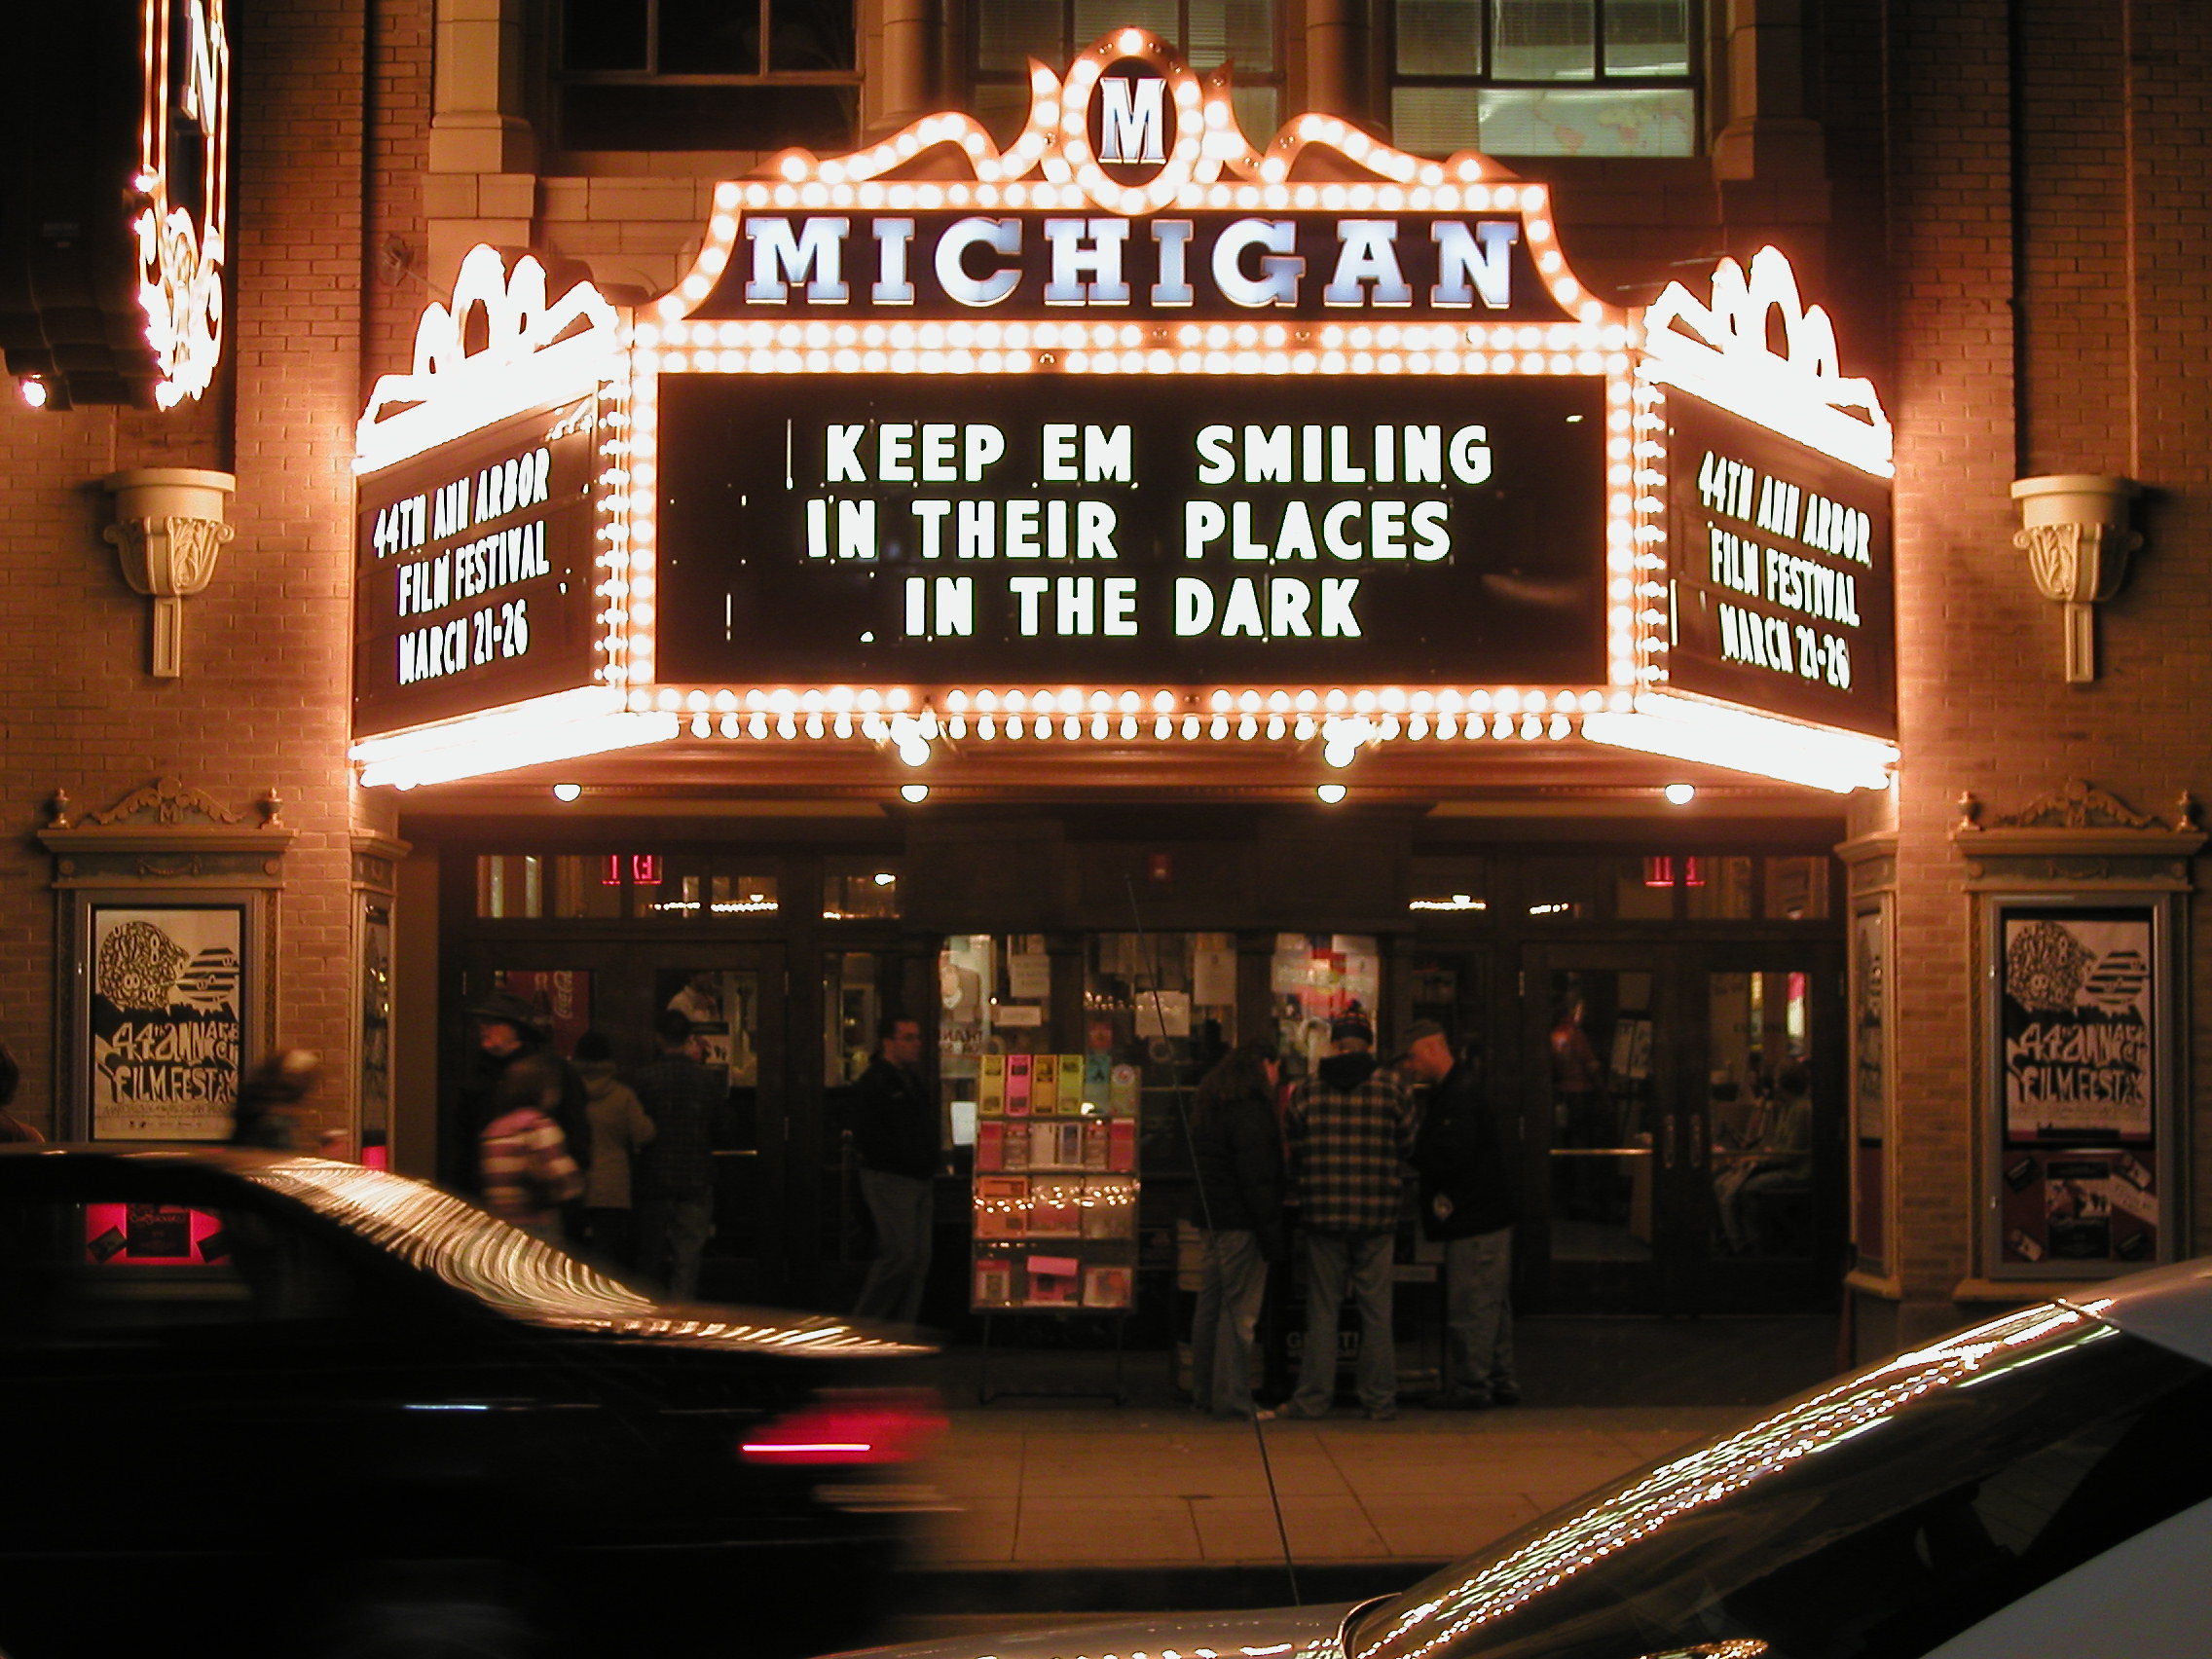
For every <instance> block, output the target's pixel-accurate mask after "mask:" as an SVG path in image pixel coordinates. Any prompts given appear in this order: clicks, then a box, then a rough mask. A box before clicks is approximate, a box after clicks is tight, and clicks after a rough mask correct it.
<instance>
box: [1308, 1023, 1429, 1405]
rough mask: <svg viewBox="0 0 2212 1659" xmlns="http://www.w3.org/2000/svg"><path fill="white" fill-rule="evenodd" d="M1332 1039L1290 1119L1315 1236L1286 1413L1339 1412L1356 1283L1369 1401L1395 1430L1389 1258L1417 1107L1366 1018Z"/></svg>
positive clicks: (1362, 1386) (1339, 1026) (1363, 1391)
mask: <svg viewBox="0 0 2212 1659" xmlns="http://www.w3.org/2000/svg"><path fill="white" fill-rule="evenodd" d="M1329 1039H1330V1046H1331V1050H1332V1051H1331V1053H1330V1054H1329V1056H1328V1058H1326V1059H1324V1060H1323V1061H1322V1062H1321V1063H1320V1064H1319V1065H1318V1066H1316V1067H1315V1068H1314V1071H1313V1075H1312V1076H1311V1077H1309V1078H1308V1079H1307V1080H1306V1081H1305V1082H1303V1083H1301V1084H1300V1085H1299V1086H1298V1087H1297V1088H1295V1089H1294V1090H1292V1092H1291V1096H1290V1106H1289V1109H1288V1111H1287V1112H1286V1113H1285V1115H1284V1120H1283V1127H1284V1130H1285V1133H1286V1135H1287V1138H1288V1141H1289V1147H1290V1160H1289V1164H1290V1180H1291V1187H1292V1191H1293V1192H1295V1193H1296V1194H1297V1195H1298V1203H1299V1219H1300V1222H1301V1224H1302V1225H1303V1226H1304V1228H1305V1231H1306V1351H1305V1354H1304V1355H1303V1357H1302V1358H1301V1359H1300V1361H1299V1366H1298V1388H1297V1391H1296V1392H1294V1393H1293V1394H1292V1395H1291V1397H1290V1403H1289V1404H1287V1405H1286V1406H1284V1407H1283V1408H1282V1411H1281V1412H1280V1413H1279V1414H1278V1415H1280V1416H1282V1417H1286V1418H1321V1417H1327V1416H1328V1415H1329V1406H1330V1403H1331V1402H1332V1401H1333V1400H1334V1399H1335V1398H1336V1392H1337V1309H1338V1308H1339V1307H1340V1306H1341V1305H1342V1304H1343V1302H1344V1299H1345V1292H1346V1288H1347V1286H1348V1288H1349V1289H1350V1292H1351V1294H1352V1296H1353V1297H1354V1298H1355V1299H1356V1300H1357V1302H1358V1304H1359V1322H1360V1331H1361V1337H1360V1344H1359V1403H1360V1404H1361V1405H1363V1406H1365V1407H1366V1408H1367V1415H1368V1418H1369V1419H1371V1420H1373V1421H1376V1422H1387V1421H1389V1420H1390V1419H1392V1418H1394V1417H1396V1416H1397V1415H1398V1356H1397V1349H1396V1346H1395V1345H1394V1344H1393V1342H1392V1341H1391V1336H1390V1254H1391V1246H1392V1244H1393V1243H1394V1242H1395V1241H1396V1238H1397V1234H1398V1210H1399V1204H1400V1200H1401V1197H1402V1185H1401V1181H1402V1175H1401V1168H1402V1165H1403V1164H1404V1163H1405V1161H1406V1160H1407V1159H1408V1158H1409V1157H1411V1156H1412V1154H1413V1146H1414V1108H1413V1102H1412V1100H1411V1099H1410V1098H1409V1097H1408V1096H1407V1094H1406V1090H1405V1088H1404V1086H1403V1085H1402V1084H1400V1083H1399V1081H1398V1078H1397V1074H1396V1073H1395V1072H1392V1071H1388V1070H1385V1069H1383V1068H1382V1067H1380V1066H1378V1065H1377V1063H1376V1058H1375V1028H1374V1026H1372V1025H1371V1024H1369V1023H1368V1020H1367V1016H1366V1015H1365V1014H1361V1013H1358V1012H1357V1011H1356V1010H1354V1012H1352V1013H1350V1014H1346V1015H1345V1016H1344V1017H1342V1018H1340V1019H1338V1020H1336V1021H1335V1022H1334V1023H1333V1024H1332V1025H1331V1026H1330V1027H1329Z"/></svg>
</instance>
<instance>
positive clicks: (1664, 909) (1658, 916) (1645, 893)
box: [1613, 857, 1682, 922]
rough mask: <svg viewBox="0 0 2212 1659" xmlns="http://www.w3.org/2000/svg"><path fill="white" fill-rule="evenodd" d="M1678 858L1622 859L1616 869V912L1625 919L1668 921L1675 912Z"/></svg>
mask: <svg viewBox="0 0 2212 1659" xmlns="http://www.w3.org/2000/svg"><path fill="white" fill-rule="evenodd" d="M1681 866H1682V861H1681V860H1680V859H1677V858H1671V857H1659V858H1647V859H1622V860H1621V861H1620V862H1619V863H1618V864H1617V865H1616V866H1614V871H1613V915H1614V916H1615V917H1616V918H1617V919H1619V920H1621V921H1624V922H1664V921H1669V920H1671V919H1673V917H1674V914H1675V883H1676V882H1677V881H1679V880H1680V879H1681Z"/></svg>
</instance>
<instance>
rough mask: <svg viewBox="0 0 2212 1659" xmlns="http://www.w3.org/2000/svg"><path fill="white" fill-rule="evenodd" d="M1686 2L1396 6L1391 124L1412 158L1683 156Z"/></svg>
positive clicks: (1688, 87) (1691, 144)
mask: <svg viewBox="0 0 2212 1659" xmlns="http://www.w3.org/2000/svg"><path fill="white" fill-rule="evenodd" d="M1691 23H1692V9H1691V5H1690V0H1397V4H1396V6H1395V8H1394V16H1393V21H1392V36H1393V38H1392V39H1391V41H1390V43H1389V57H1388V61H1389V63H1390V70H1391V73H1390V123H1391V127H1392V129H1393V131H1394V134H1395V137H1396V140H1397V143H1398V144H1399V146H1400V147H1401V148H1403V149H1407V150H1412V151H1415V152H1416V153H1419V154H1425V155H1434V156H1443V155H1449V154H1450V153H1451V152H1453V151H1455V150H1481V151H1483V152H1485V153H1486V154H1488V155H1493V156H1688V155H1693V154H1695V153H1696V150H1697V76H1696V73H1695V55H1694V53H1693V50H1692V48H1693V36H1692V31H1691Z"/></svg>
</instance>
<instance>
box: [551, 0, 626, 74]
mask: <svg viewBox="0 0 2212 1659" xmlns="http://www.w3.org/2000/svg"><path fill="white" fill-rule="evenodd" d="M561 64H562V67H563V68H567V69H643V68H645V0H569V4H568V7H567V8H566V11H565V14H564V16H563V18H562V29H561Z"/></svg>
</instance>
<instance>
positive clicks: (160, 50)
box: [0, 0, 231, 408]
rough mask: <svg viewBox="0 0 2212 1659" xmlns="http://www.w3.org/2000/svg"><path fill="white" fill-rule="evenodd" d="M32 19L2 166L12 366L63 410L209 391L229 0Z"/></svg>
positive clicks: (56, 9)
mask: <svg viewBox="0 0 2212 1659" xmlns="http://www.w3.org/2000/svg"><path fill="white" fill-rule="evenodd" d="M20 21H21V23H22V28H21V29H19V30H18V36H27V37H28V38H18V46H20V47H21V48H22V50H23V55H24V57H25V60H26V61H28V62H30V63H32V64H35V65H36V68H35V70H34V71H33V72H32V73H30V74H28V75H27V76H25V77H24V83H25V84H24V86H23V88H22V89H20V90H19V91H18V95H17V97H16V98H15V99H14V100H12V103H11V106H10V109H9V112H8V115H7V117H6V118H5V119H6V120H7V122H8V129H7V139H8V142H7V145H6V148H7V159H6V161H5V162H4V163H0V165H5V166H8V167H9V168H10V169H11V172H12V177H11V178H10V179H9V181H8V188H7V189H6V190H5V192H0V200H4V202H5V203H6V208H5V212H4V213H0V346H4V347H5V349H6V352H7V358H8V367H9V371H10V372H11V373H12V374H14V375H16V376H17V377H18V381H19V382H20V384H21V387H22V390H23V393H24V395H25V396H26V397H27V398H28V399H29V400H30V401H31V402H33V403H34V404H43V405H49V406H54V407H66V406H68V405H69V404H71V403H124V402H131V403H152V404H156V405H158V406H160V407H162V408H169V407H172V406H173V405H175V404H177V403H179V402H181V401H183V400H184V399H186V398H193V397H198V396H200V395H201V394H202V393H203V392H204V391H205V390H206V389H207V387H208V386H209V385H210V384H211V383H212V381H213V378H214V373H215V368H216V365H217V363H218V362H219V361H220V359H221V356H222V344H223V322H224V302H223V275H224V271H225V269H226V259H227V249H226V239H227V236H228V225H229V191H230V184H229V174H230V160H229V155H230V98H231V50H230V39H229V31H228V27H227V23H226V20H225V16H224V0H134V3H133V4H130V5H129V6H123V5H97V6H92V5H78V6H41V7H31V8H25V16H24V17H23V18H22V19H20ZM127 97H128V101H126V99H127Z"/></svg>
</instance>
